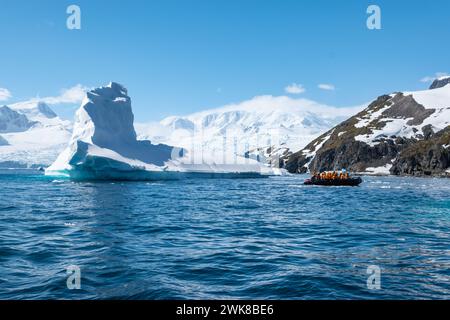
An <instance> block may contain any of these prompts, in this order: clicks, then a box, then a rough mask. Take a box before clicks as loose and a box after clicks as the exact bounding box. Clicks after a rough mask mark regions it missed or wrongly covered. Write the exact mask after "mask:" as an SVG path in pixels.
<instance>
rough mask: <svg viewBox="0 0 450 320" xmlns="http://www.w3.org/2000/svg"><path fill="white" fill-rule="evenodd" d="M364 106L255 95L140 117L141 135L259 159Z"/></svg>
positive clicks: (289, 148) (293, 147) (296, 146)
mask: <svg viewBox="0 0 450 320" xmlns="http://www.w3.org/2000/svg"><path fill="white" fill-rule="evenodd" d="M364 107H366V106H365V105H364V106H356V107H347V108H336V107H332V106H327V105H323V104H319V103H317V102H315V101H311V100H308V99H303V98H300V99H293V98H290V97H287V96H271V95H264V96H257V97H254V98H252V99H249V100H246V101H243V102H240V103H234V104H229V105H226V106H224V107H220V108H215V109H209V110H205V111H201V112H197V113H193V114H190V115H185V116H171V117H167V118H165V119H163V120H162V121H160V122H159V123H149V124H144V123H138V124H137V125H136V128H137V130H138V133H139V137H140V138H142V139H150V140H152V141H157V142H159V143H166V144H170V145H173V146H177V147H180V148H184V149H187V150H196V152H197V153H198V152H205V153H217V152H219V153H220V152H223V151H224V149H226V150H227V152H229V153H232V154H233V153H237V154H239V155H243V156H245V157H249V158H251V159H257V160H259V161H261V162H264V163H266V162H269V163H272V161H273V160H274V159H275V161H277V159H278V160H280V158H283V157H284V156H286V155H288V154H289V153H291V152H295V151H298V150H300V149H302V148H303V147H304V146H306V144H308V143H309V142H310V141H312V140H313V139H315V138H317V137H318V136H320V135H321V134H322V133H324V132H326V131H327V130H329V129H330V128H331V127H333V126H335V125H337V124H338V123H340V122H341V121H343V120H345V119H347V118H348V117H349V116H352V115H354V114H356V113H357V112H359V111H361V110H362V109H363V108H364Z"/></svg>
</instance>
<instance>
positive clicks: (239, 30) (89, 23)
mask: <svg viewBox="0 0 450 320" xmlns="http://www.w3.org/2000/svg"><path fill="white" fill-rule="evenodd" d="M70 4H77V5H79V6H80V7H81V10H82V29H81V30H79V31H71V30H68V29H67V28H66V19H67V16H68V15H67V14H66V8H67V6H68V5H70ZM369 4H377V5H379V6H380V7H381V10H382V30H378V31H370V30H368V29H367V28H366V19H367V16H368V15H367V14H366V9H367V7H368V5H369ZM449 40H450V1H448V0H441V1H439V0H433V1H430V0H428V1H424V0H421V1H406V0H396V1H392V0H390V1H363V0H358V1H357V0H354V1H352V0H346V1H331V0H329V1H317V0H316V1H312V0H310V1H306V0H304V1H301V0H293V1H287V0H281V1H280V0H277V1H275V0H261V1H257V0H203V1H200V0H188V1H181V0H179V1H173V0H169V1H168V0H164V1H162V0H161V1H154V0H152V1H148V0H142V1H138V0H128V1H107V0H95V1H94V0H72V1H64V0H40V1H32V0H27V1H23V0H0V44H1V45H0V47H1V50H0V64H1V68H0V88H2V87H3V88H7V89H8V90H10V91H11V92H12V94H13V97H12V98H11V102H14V101H18V100H21V99H27V98H30V97H32V96H35V95H36V94H39V95H40V96H52V95H53V96H54V95H56V94H58V92H59V90H60V89H62V88H68V87H71V86H74V85H76V84H78V83H80V84H83V85H85V86H89V87H92V86H98V85H102V84H105V83H107V82H108V81H110V80H114V81H117V82H120V83H123V84H124V85H125V86H126V87H128V89H129V93H130V95H131V96H132V98H133V106H134V111H135V114H136V116H137V119H138V120H139V121H150V120H157V119H160V118H162V117H164V116H167V115H172V114H186V113H191V112H194V111H198V110H201V109H204V108H212V107H218V106H221V105H224V104H227V103H230V102H239V101H242V100H245V99H249V98H251V97H253V96H256V95H262V94H272V95H283V94H285V92H284V88H285V87H286V86H287V85H288V84H290V83H293V82H296V83H299V84H302V85H303V86H304V87H305V88H306V92H304V93H303V94H301V95H297V96H298V97H305V98H309V99H312V100H316V101H319V102H322V103H327V104H330V105H336V106H352V105H358V104H361V103H364V102H367V101H370V100H372V99H373V98H375V97H376V96H377V95H380V94H382V93H389V92H391V91H395V90H403V89H408V90H413V89H419V88H423V87H426V86H427V85H428V84H425V83H422V82H420V79H422V78H423V77H425V76H429V75H433V74H434V73H435V72H450V66H449V64H450V60H449V58H448V55H449V52H450V41H449ZM319 83H327V84H328V83H329V84H333V85H334V86H335V87H336V90H334V91H325V90H320V89H318V88H317V85H318V84H319ZM56 111H58V110H56Z"/></svg>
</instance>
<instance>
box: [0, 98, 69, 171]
mask: <svg viewBox="0 0 450 320" xmlns="http://www.w3.org/2000/svg"><path fill="white" fill-rule="evenodd" d="M6 108H7V109H5V107H3V111H5V110H7V111H6V112H7V114H9V115H10V117H9V119H6V122H7V125H6V128H5V127H4V128H5V129H4V130H3V131H2V132H4V133H2V136H3V138H4V139H6V141H7V142H8V143H7V144H6V145H2V146H1V147H0V167H36V166H48V165H50V164H51V163H52V162H53V161H54V160H55V159H56V157H57V156H58V154H59V153H60V152H61V151H62V150H63V149H64V148H65V146H66V145H67V141H68V140H69V139H70V136H71V131H72V125H71V123H70V121H66V120H62V119H60V118H59V117H57V116H56V114H55V113H54V112H53V110H51V108H50V107H49V106H47V105H46V104H45V103H41V102H38V101H28V102H23V103H17V104H13V105H11V106H9V107H6ZM1 119H2V116H1V111H0V122H1Z"/></svg>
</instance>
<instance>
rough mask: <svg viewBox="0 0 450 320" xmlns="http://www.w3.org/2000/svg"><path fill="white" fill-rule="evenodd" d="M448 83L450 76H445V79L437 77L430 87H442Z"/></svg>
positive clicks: (449, 82)
mask: <svg viewBox="0 0 450 320" xmlns="http://www.w3.org/2000/svg"><path fill="white" fill-rule="evenodd" d="M448 84H450V77H447V78H443V79H436V80H434V81H433V83H432V84H431V86H430V89H437V88H442V87H444V86H446V85H448Z"/></svg>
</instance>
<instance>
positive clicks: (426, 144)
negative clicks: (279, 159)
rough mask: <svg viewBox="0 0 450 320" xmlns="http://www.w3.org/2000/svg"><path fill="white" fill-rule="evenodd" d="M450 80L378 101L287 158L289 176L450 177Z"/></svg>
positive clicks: (381, 98) (441, 79) (449, 78)
mask: <svg viewBox="0 0 450 320" xmlns="http://www.w3.org/2000/svg"><path fill="white" fill-rule="evenodd" d="M449 166H450V77H443V78H440V79H437V80H436V81H434V82H433V84H432V85H431V87H430V89H429V90H425V91H416V92H395V93H393V94H390V95H383V96H380V97H378V98H377V99H376V100H375V101H374V102H372V103H371V104H370V105H369V106H368V107H367V108H366V109H364V110H363V111H361V112H360V113H358V114H356V115H355V116H353V117H351V118H349V119H348V120H346V121H344V122H343V123H341V124H339V125H337V126H335V127H333V128H332V129H330V130H328V131H327V132H326V133H324V134H323V135H321V136H320V137H318V138H316V139H314V140H312V142H310V143H309V144H308V145H307V146H306V147H305V148H303V149H302V150H300V151H299V152H296V153H295V154H293V155H291V156H290V157H289V159H288V160H287V163H286V169H288V170H289V171H290V172H296V173H302V172H307V171H323V170H333V169H340V168H347V169H348V170H351V171H356V172H365V173H372V174H395V175H448V174H449V173H450V171H449Z"/></svg>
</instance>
